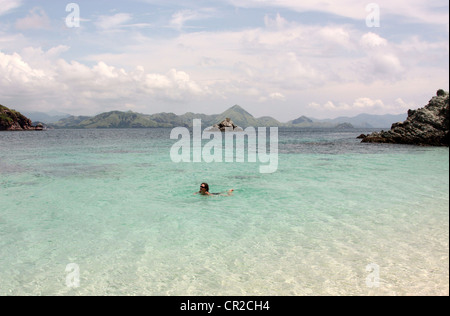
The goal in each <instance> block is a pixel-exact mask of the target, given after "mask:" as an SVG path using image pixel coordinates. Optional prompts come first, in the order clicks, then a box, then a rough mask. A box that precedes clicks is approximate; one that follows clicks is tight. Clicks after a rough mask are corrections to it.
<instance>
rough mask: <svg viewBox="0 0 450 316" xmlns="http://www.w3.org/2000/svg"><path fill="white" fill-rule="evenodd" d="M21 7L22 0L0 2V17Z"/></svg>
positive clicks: (2, 0) (0, 0)
mask: <svg viewBox="0 0 450 316" xmlns="http://www.w3.org/2000/svg"><path fill="white" fill-rule="evenodd" d="M21 5H22V0H0V16H2V15H4V14H7V13H9V12H10V11H11V10H13V9H16V8H18V7H20V6H21Z"/></svg>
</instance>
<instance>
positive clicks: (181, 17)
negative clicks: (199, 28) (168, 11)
mask: <svg viewBox="0 0 450 316" xmlns="http://www.w3.org/2000/svg"><path fill="white" fill-rule="evenodd" d="M214 12H215V10H214V9H210V8H203V9H199V10H189V9H186V10H181V11H177V12H175V13H174V14H173V15H172V18H171V20H170V26H171V27H173V28H175V29H176V30H179V31H180V30H182V29H183V28H184V27H185V24H186V22H188V21H194V20H201V19H207V18H210V17H212V16H213V14H214Z"/></svg>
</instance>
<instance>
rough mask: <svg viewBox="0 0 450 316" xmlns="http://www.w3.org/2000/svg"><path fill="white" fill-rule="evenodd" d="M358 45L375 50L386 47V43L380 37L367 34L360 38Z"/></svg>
mask: <svg viewBox="0 0 450 316" xmlns="http://www.w3.org/2000/svg"><path fill="white" fill-rule="evenodd" d="M360 44H361V46H362V47H363V48H368V49H371V48H376V47H383V46H387V45H388V41H387V40H386V39H384V38H382V37H381V36H380V35H378V34H375V33H372V32H369V33H366V34H364V35H363V36H362V37H361V40H360Z"/></svg>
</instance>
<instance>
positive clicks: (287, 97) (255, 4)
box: [0, 0, 449, 121]
mask: <svg viewBox="0 0 450 316" xmlns="http://www.w3.org/2000/svg"><path fill="white" fill-rule="evenodd" d="M69 3H70V1H67V2H65V1H60V0H58V1H56V0H47V1H37V0H0V103H1V104H4V105H7V106H10V107H12V108H15V109H17V110H21V111H26V112H30V111H43V112H47V111H58V112H64V113H70V114H75V115H94V114H97V113H100V112H105V111H111V110H122V111H128V110H132V111H135V112H140V113H147V114H151V113H157V112H174V113H177V114H184V113H186V112H197V113H207V114H217V113H221V112H223V111H224V110H226V109H227V108H229V107H231V106H233V105H235V104H239V105H241V106H242V107H244V108H245V109H247V110H248V111H249V112H250V113H252V114H253V115H255V116H257V117H261V116H272V117H275V118H276V119H278V120H280V121H288V120H291V119H295V118H297V117H300V116H302V115H306V116H309V117H315V118H334V117H338V116H342V115H349V116H355V115H358V114H361V113H370V114H385V113H392V114H399V113H406V111H407V110H408V109H410V108H418V107H421V106H423V105H425V104H426V103H427V102H428V100H429V99H430V98H431V96H432V95H433V94H434V93H435V92H436V90H437V89H439V88H443V89H446V90H448V89H449V79H448V78H449V40H448V38H449V6H448V3H447V1H441V0H431V1H430V0H428V1H422V0H409V1H406V0H396V1H387V0H380V1H378V2H371V1H358V0H341V1H312V0H304V1H298V0H271V1H268V0H246V1H238V0H215V1H208V0H204V1H201V0H200V1H172V0H165V1H163V0H131V1H117V0H113V1H111V0H108V1H106V0H101V1H99V0H92V1H86V0H82V1H76V2H73V3H75V4H76V5H77V7H78V8H79V10H80V15H79V17H80V20H79V27H71V26H73V25H70V24H67V22H66V18H67V17H68V16H69V15H71V14H72V15H76V12H75V11H71V12H67V11H66V6H67V5H68V4H69ZM371 3H372V4H374V5H372V6H369V7H368V5H370V4H371ZM377 12H379V14H377ZM367 21H369V24H368V23H367ZM374 22H379V25H375V26H373V23H374Z"/></svg>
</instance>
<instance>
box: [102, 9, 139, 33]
mask: <svg viewBox="0 0 450 316" xmlns="http://www.w3.org/2000/svg"><path fill="white" fill-rule="evenodd" d="M132 18H133V17H132V15H131V14H128V13H117V14H114V15H101V16H99V17H98V19H97V21H96V22H95V25H96V26H97V27H98V28H99V29H101V30H105V31H107V30H115V29H117V28H119V27H121V26H123V24H125V23H127V22H129V21H131V19H132Z"/></svg>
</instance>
